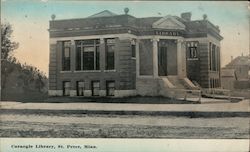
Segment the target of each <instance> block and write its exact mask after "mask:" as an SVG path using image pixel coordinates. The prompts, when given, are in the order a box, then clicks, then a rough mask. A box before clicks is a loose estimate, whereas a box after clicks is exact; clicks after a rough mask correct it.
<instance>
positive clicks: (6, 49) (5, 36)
mask: <svg viewBox="0 0 250 152" xmlns="http://www.w3.org/2000/svg"><path fill="white" fill-rule="evenodd" d="M12 33H13V30H12V26H11V25H10V24H9V23H3V24H1V59H3V60H8V59H9V57H11V56H12V55H13V54H12V53H13V51H14V50H15V49H17V48H18V43H17V42H14V41H12V40H11V38H12Z"/></svg>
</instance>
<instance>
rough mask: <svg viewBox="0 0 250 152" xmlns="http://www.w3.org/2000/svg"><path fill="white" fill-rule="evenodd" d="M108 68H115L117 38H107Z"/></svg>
mask: <svg viewBox="0 0 250 152" xmlns="http://www.w3.org/2000/svg"><path fill="white" fill-rule="evenodd" d="M105 69H106V70H114V69H115V39H106V67H105Z"/></svg>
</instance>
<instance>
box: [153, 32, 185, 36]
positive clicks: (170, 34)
mask: <svg viewBox="0 0 250 152" xmlns="http://www.w3.org/2000/svg"><path fill="white" fill-rule="evenodd" d="M155 35H163V36H180V35H181V33H180V32H179V31H155Z"/></svg>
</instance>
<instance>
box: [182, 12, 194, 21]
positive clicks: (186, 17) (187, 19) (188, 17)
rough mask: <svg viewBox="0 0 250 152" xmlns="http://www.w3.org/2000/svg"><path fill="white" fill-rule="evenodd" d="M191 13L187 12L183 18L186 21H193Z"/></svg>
mask: <svg viewBox="0 0 250 152" xmlns="http://www.w3.org/2000/svg"><path fill="white" fill-rule="evenodd" d="M191 16H192V14H191V12H185V13H181V18H182V19H184V20H185V21H191Z"/></svg>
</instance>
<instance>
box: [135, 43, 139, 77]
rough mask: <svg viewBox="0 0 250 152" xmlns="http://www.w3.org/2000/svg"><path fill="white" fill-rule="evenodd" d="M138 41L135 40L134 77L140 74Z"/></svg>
mask: <svg viewBox="0 0 250 152" xmlns="http://www.w3.org/2000/svg"><path fill="white" fill-rule="evenodd" d="M139 45H140V41H139V40H136V41H135V52H136V56H135V57H136V77H139V76H140V46H139Z"/></svg>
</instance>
